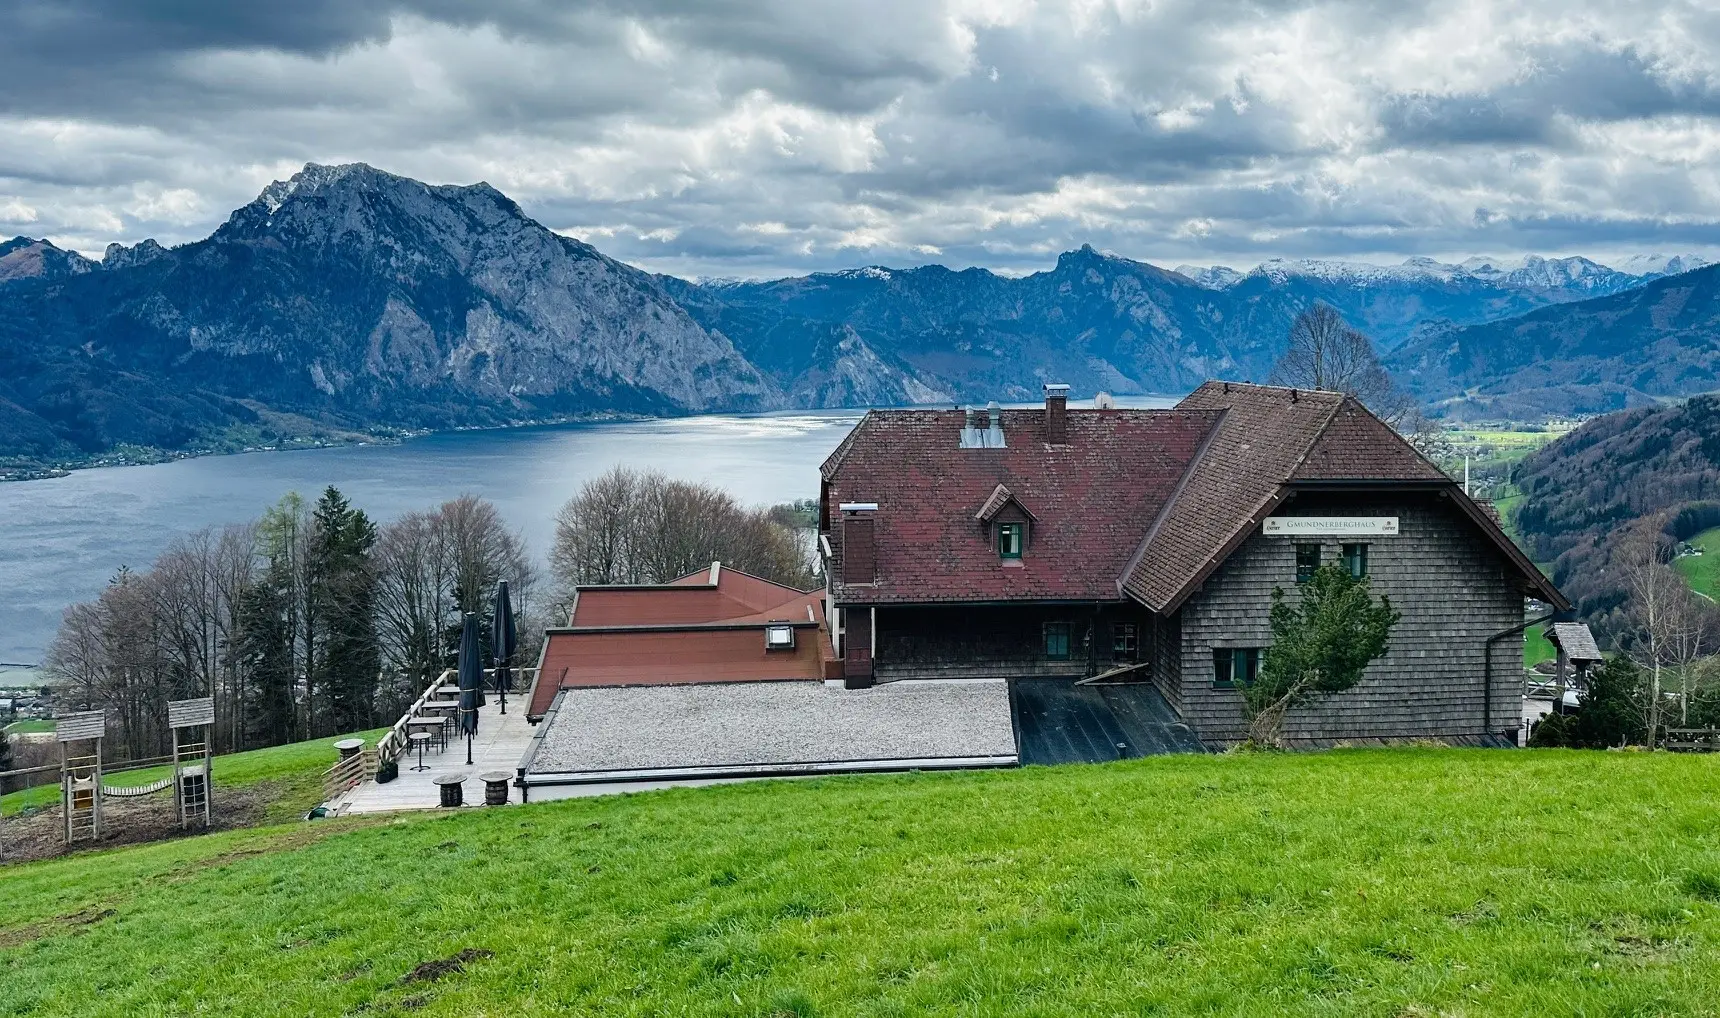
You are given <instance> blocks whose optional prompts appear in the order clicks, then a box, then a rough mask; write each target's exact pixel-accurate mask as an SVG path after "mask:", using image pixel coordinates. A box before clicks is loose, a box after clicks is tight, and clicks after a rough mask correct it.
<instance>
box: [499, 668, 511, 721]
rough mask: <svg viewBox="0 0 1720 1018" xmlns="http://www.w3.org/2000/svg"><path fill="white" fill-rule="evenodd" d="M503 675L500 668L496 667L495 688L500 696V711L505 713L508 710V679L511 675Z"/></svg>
mask: <svg viewBox="0 0 1720 1018" xmlns="http://www.w3.org/2000/svg"><path fill="white" fill-rule="evenodd" d="M504 675H505V673H504V672H503V671H502V669H500V668H497V669H496V690H497V692H499V693H500V694H501V696H502V713H503V714H506V713H507V712H508V681H509V680H510V679H512V678H513V676H512V675H506V677H504Z"/></svg>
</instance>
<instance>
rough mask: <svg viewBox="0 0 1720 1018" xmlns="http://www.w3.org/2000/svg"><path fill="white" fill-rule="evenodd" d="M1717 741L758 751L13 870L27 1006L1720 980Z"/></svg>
mask: <svg viewBox="0 0 1720 1018" xmlns="http://www.w3.org/2000/svg"><path fill="white" fill-rule="evenodd" d="M1717 1000H1720V768H1717V767H1715V766H1714V761H1713V760H1712V759H1704V758H1698V757H1690V756H1673V755H1668V754H1654V755H1650V754H1625V753H1596V752H1591V753H1581V752H1568V751H1536V752H1505V751H1450V750H1401V751H1385V750H1368V751H1344V752H1335V753H1327V754H1317V755H1316V754H1309V755H1272V756H1261V755H1229V756H1219V757H1201V756H1182V757H1159V758H1154V759H1148V760H1138V761H1130V762H1127V763H1122V764H1115V765H1106V766H1076V767H1063V768H1028V769H1025V770H1020V771H1011V772H992V773H963V774H941V775H902V776H872V777H854V778H838V779H823V780H816V781H798V782H797V781H782V782H757V783H747V784H740V785H729V786H723V787H715V788H703V789H677V790H671V791H667V792H658V793H650V794H645V795H635V796H627V797H607V798H601V799H584V800H574V801H568V802H557V803H544V804H541V805H533V806H526V807H512V808H508V809H493V810H483V809H478V810H469V811H463V812H461V813H460V814H458V815H446V814H444V815H429V816H421V817H413V818H401V819H394V820H382V821H376V820H372V821H370V822H369V823H367V824H362V825H348V824H347V822H345V821H325V822H319V823H313V824H308V825H298V826H295V827H284V828H270V829H264V830H259V831H250V832H234V833H229V834H220V835H213V836H209V837H206V838H196V839H187V840H182V841H177V842H172V843H165V844H159V845H152V846H145V847H140V848H135V849H128V850H121V851H114V852H110V853H103V854H99V855H93V856H83V857H72V858H67V859H61V860H55V861H51V862H46V863H36V864H30V865H25V866H21V867H16V868H14V869H12V870H10V871H0V1013H24V1012H30V1013H37V1014H78V1015H131V1014H182V1013H190V1012H192V1011H194V1010H196V1011H201V1012H207V1013H223V1014H265V1013H267V1014H300V1015H340V1014H356V1013H359V1012H361V1011H362V1012H363V1013H365V1014H376V1015H382V1014H399V1013H405V1012H408V1011H410V1012H412V1013H414V1014H418V1015H474V1014H491V1015H499V1014H551V1013H569V1014H590V1015H665V1014H672V1015H746V1016H752V1015H756V1016H767V1015H848V1014H861V1015H925V1014H933V1015H991V1014H1010V1015H1071V1016H1073V1015H1083V1016H1085V1015H1112V1014H1131V1015H1132V1014H1167V1015H1168V1014H1178V1015H1180V1014H1261V1015H1268V1014H1270V1015H1315V1014H1318V1015H1338V1014H1366V1015H1434V1014H1463V1015H1471V1016H1473V1015H1483V1014H1499V1015H1524V1014H1594V1015H1598V1014H1621V1015H1622V1014H1638V1015H1649V1014H1653V1015H1674V1014H1690V1015H1694V1014H1712V1013H1714V1008H1715V1001H1717Z"/></svg>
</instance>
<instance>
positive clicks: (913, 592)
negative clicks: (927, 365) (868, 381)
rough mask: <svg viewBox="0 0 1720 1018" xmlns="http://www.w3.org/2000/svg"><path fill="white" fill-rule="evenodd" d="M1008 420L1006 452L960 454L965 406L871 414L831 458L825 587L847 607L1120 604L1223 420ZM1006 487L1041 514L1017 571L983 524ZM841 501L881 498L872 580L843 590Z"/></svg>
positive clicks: (1026, 413) (1153, 414)
mask: <svg viewBox="0 0 1720 1018" xmlns="http://www.w3.org/2000/svg"><path fill="white" fill-rule="evenodd" d="M1044 417H1045V414H1044V411H1043V410H1039V409H1034V410H1005V411H1003V414H1002V422H1003V432H1004V436H1005V442H1006V443H1007V444H1006V447H1005V448H1002V449H963V448H961V447H960V435H961V429H962V423H963V414H962V411H960V410H888V411H873V412H872V413H870V414H867V415H866V417H865V418H864V419H863V420H862V421H861V422H860V423H859V424H858V425H856V426H855V429H854V432H853V433H852V434H851V435H850V436H849V437H848V438H847V439H846V440H844V441H843V443H842V445H841V446H839V447H838V448H837V450H836V452H835V453H833V454H832V455H831V457H830V458H829V459H828V460H826V461H825V464H824V480H825V486H824V487H825V491H824V499H825V507H824V509H825V512H826V513H827V514H828V516H827V518H828V519H829V520H830V521H831V524H830V531H829V533H828V537H829V540H830V543H831V549H832V552H833V554H834V555H835V558H834V560H833V565H832V568H831V570H830V572H831V582H830V585H831V590H832V593H833V594H834V596H835V597H836V599H837V600H838V601H841V602H846V603H851V604H854V603H892V602H894V603H929V602H938V601H986V600H1028V599H1038V600H1080V601H1091V600H1116V599H1117V598H1118V597H1119V594H1118V591H1117V578H1118V577H1119V576H1121V575H1122V573H1123V569H1124V567H1125V566H1126V565H1127V563H1128V560H1129V556H1130V555H1131V554H1132V552H1133V551H1134V549H1135V547H1136V546H1137V545H1138V544H1139V543H1140V539H1141V535H1142V534H1143V533H1144V532H1145V531H1146V528H1147V526H1148V524H1149V523H1150V521H1151V520H1152V519H1153V518H1154V516H1155V515H1157V513H1158V512H1159V509H1160V507H1161V506H1162V505H1163V504H1164V502H1165V500H1166V499H1167V498H1169V497H1170V495H1171V492H1172V491H1173V490H1174V489H1175V487H1176V485H1177V481H1178V478H1180V477H1181V476H1182V475H1183V472H1184V471H1185V470H1186V469H1187V467H1188V464H1189V462H1190V461H1191V460H1192V459H1193V458H1194V455H1195V452H1196V450H1197V449H1198V448H1199V447H1200V444H1201V442H1202V440H1203V439H1204V438H1205V437H1206V435H1207V433H1208V432H1209V431H1210V430H1211V429H1212V426H1213V424H1214V422H1215V421H1216V420H1217V419H1218V417H1219V414H1218V413H1217V412H1214V411H1204V410H1193V411H1190V410H1071V411H1069V412H1068V424H1067V440H1066V442H1065V444H1060V445H1051V444H1049V443H1047V442H1046V441H1045V434H1044V427H1045V425H1044ZM999 485H1003V486H1004V487H1005V488H1006V489H1007V491H1008V493H1010V494H1011V495H1013V497H1014V498H1015V500H1016V501H1017V502H1018V503H1019V504H1021V505H1022V506H1023V507H1025V508H1030V509H1031V511H1032V512H1033V513H1034V514H1036V516H1037V521H1036V522H1034V523H1033V524H1031V525H1030V526H1029V528H1028V538H1027V548H1026V551H1025V553H1024V554H1023V556H1022V558H1021V559H1020V562H1019V564H1010V565H1005V564H1004V563H1003V562H1002V561H1000V560H999V558H998V556H997V553H996V552H995V550H994V549H993V547H992V542H991V536H990V533H989V528H988V527H987V526H986V525H985V524H984V523H983V522H981V521H979V520H978V519H976V514H977V513H978V512H979V510H980V508H981V507H982V506H984V505H986V504H987V502H988V500H989V499H991V498H992V496H993V495H995V494H996V491H997V488H998V486H999ZM844 502H876V503H877V504H878V509H877V511H876V513H875V514H874V519H875V520H876V528H877V529H876V546H877V550H878V568H877V582H876V583H875V584H853V585H850V584H844V583H843V582H842V581H841V575H842V571H841V564H840V563H841V554H842V549H841V544H842V514H841V512H840V511H839V509H838V506H839V505H840V504H841V503H844Z"/></svg>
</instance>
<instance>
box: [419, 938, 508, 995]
mask: <svg viewBox="0 0 1720 1018" xmlns="http://www.w3.org/2000/svg"><path fill="white" fill-rule="evenodd" d="M493 957H495V952H493V951H486V950H484V949H483V948H479V947H468V948H466V949H465V950H464V951H461V952H460V953H459V954H456V955H454V956H452V957H449V958H443V959H440V960H438V961H426V962H421V963H419V965H418V966H417V967H416V968H414V969H413V970H412V971H411V972H408V973H406V974H405V975H403V976H401V977H400V985H401V986H411V985H412V984H413V983H433V982H435V981H436V980H438V979H441V978H442V977H443V976H451V975H454V974H455V973H457V972H464V971H466V963H467V962H474V961H483V960H484V959H485V958H493Z"/></svg>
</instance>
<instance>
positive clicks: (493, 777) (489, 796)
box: [478, 771, 513, 806]
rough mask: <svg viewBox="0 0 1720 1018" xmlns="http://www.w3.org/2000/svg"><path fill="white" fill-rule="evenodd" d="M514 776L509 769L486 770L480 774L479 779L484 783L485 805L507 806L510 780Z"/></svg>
mask: <svg viewBox="0 0 1720 1018" xmlns="http://www.w3.org/2000/svg"><path fill="white" fill-rule="evenodd" d="M512 778H513V775H512V774H509V773H508V772H507V771H485V772H484V773H482V774H480V775H478V780H479V781H482V782H483V783H484V805H486V806H506V805H507V804H508V782H509V781H510V780H511V779H512Z"/></svg>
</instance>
